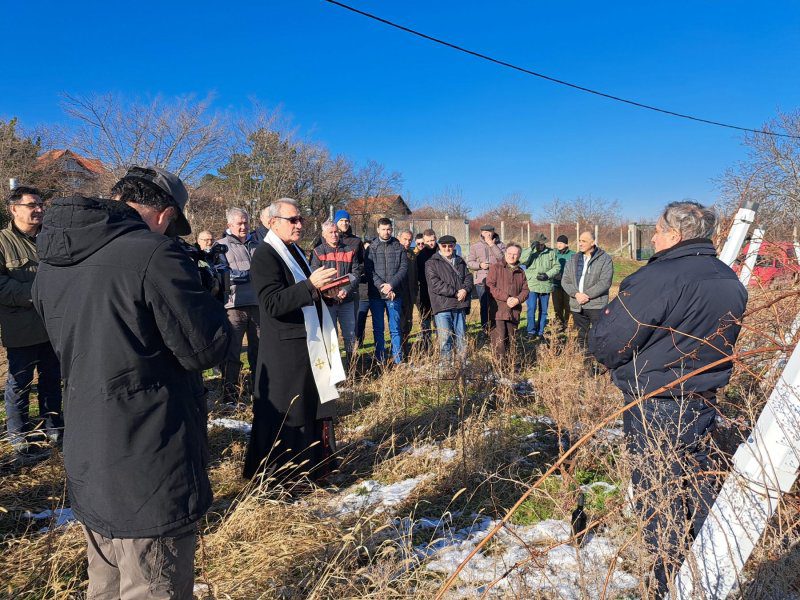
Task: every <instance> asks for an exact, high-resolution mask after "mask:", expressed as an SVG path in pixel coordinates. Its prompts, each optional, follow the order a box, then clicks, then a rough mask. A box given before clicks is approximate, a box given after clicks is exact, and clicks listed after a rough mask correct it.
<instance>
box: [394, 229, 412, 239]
mask: <svg viewBox="0 0 800 600" xmlns="http://www.w3.org/2000/svg"><path fill="white" fill-rule="evenodd" d="M404 233H407V234H408V235H410V236H411V239H412V240H413V239H414V232H413V231H411V230H410V229H403V231H401V232H400V233H398V234H397V235H395V236H394V237H397V238H399V237H400V236H401V235H403V234H404Z"/></svg>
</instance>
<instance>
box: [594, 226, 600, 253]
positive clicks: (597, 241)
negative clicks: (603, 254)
mask: <svg viewBox="0 0 800 600" xmlns="http://www.w3.org/2000/svg"><path fill="white" fill-rule="evenodd" d="M594 243H595V244H597V247H598V248H599V247H600V226H599V225H595V226H594Z"/></svg>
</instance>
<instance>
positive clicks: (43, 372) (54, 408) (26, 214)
mask: <svg viewBox="0 0 800 600" xmlns="http://www.w3.org/2000/svg"><path fill="white" fill-rule="evenodd" d="M6 203H7V205H8V210H9V212H10V213H11V222H10V223H9V224H8V227H6V228H5V229H4V230H2V231H0V258H1V259H2V261H0V329H2V340H3V346H5V348H6V355H7V356H8V378H7V380H6V387H5V407H6V419H7V428H8V438H9V442H10V443H11V446H12V447H13V448H14V452H15V454H17V455H18V456H19V457H20V458H23V457H25V456H32V455H36V454H40V450H45V446H44V441H45V439H46V438H45V435H44V434H45V433H46V434H47V435H48V436H49V437H50V438H51V439H52V440H54V441H55V440H58V439H59V438H60V436H61V432H62V430H63V425H64V422H63V419H62V415H61V372H60V370H59V366H58V358H56V355H55V352H53V347H52V346H51V345H50V340H49V339H48V337H47V331H45V328H44V323H42V320H41V319H40V318H39V315H38V314H37V313H36V311H35V310H34V308H33V302H32V300H31V286H32V285H33V280H34V277H36V269H37V267H38V265H39V258H38V257H37V255H36V236H37V235H38V234H39V231H40V230H41V228H42V218H43V217H44V204H43V203H42V199H41V196H40V195H39V192H38V190H36V188H32V187H27V186H20V187H17V188H16V189H14V190H13V191H12V192H11V194H9V196H8V199H7V202H6ZM34 369H36V370H37V371H38V372H39V384H38V390H39V419H38V422H37V421H34V420H32V419H31V416H30V405H29V397H30V390H31V384H32V383H33V372H34Z"/></svg>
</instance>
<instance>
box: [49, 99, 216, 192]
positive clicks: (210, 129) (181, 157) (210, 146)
mask: <svg viewBox="0 0 800 600" xmlns="http://www.w3.org/2000/svg"><path fill="white" fill-rule="evenodd" d="M211 100H212V98H211V97H210V96H209V97H206V98H204V99H202V100H198V99H196V98H194V97H193V96H183V97H179V98H176V99H174V100H170V101H168V100H165V99H163V98H162V97H160V96H159V97H156V98H155V99H154V100H152V101H150V102H147V103H145V102H140V101H137V100H133V101H128V100H126V99H124V98H122V97H121V96H117V95H114V94H104V95H98V96H75V95H70V94H65V95H64V100H63V105H64V110H65V112H66V113H67V115H69V116H70V117H72V118H73V119H75V120H76V121H77V127H75V128H74V129H73V130H70V131H68V134H67V138H66V139H65V140H64V142H65V144H66V145H68V146H71V147H73V148H75V149H76V150H77V151H78V152H80V153H81V154H84V155H86V156H90V157H92V158H98V159H100V160H101V161H102V162H103V164H104V165H106V167H107V168H109V169H111V170H112V171H114V172H116V173H117V174H119V172H120V171H122V170H124V169H125V168H127V167H129V166H130V165H133V164H140V165H155V166H158V167H162V168H165V169H168V170H170V171H172V172H173V173H176V174H177V175H179V176H180V177H181V178H182V179H183V180H184V181H187V182H189V183H194V182H196V181H197V180H198V179H199V178H200V177H201V176H202V175H204V174H205V173H207V172H209V171H210V170H212V169H213V168H215V167H216V166H217V165H218V164H219V163H220V162H221V159H222V158H223V156H224V154H225V150H226V144H225V141H226V136H227V131H226V128H225V127H224V124H223V122H222V120H221V119H220V118H219V117H218V116H216V115H213V114H211V113H210V110H209V108H210V104H211Z"/></svg>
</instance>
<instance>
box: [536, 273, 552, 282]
mask: <svg viewBox="0 0 800 600" xmlns="http://www.w3.org/2000/svg"><path fill="white" fill-rule="evenodd" d="M536 279H538V280H539V281H547V280H548V279H550V278H549V277H548V276H547V273H537V274H536Z"/></svg>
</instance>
